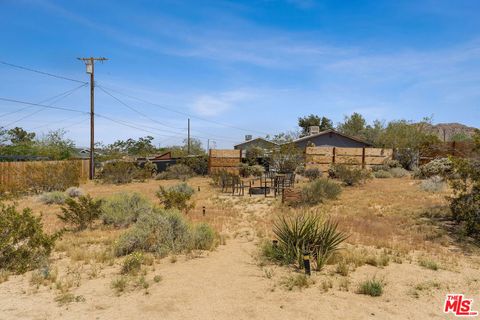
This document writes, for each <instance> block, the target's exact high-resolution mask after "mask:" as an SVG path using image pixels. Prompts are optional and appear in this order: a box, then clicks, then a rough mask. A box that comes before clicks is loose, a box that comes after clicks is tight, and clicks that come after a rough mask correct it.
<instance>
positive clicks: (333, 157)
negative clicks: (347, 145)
mask: <svg viewBox="0 0 480 320" xmlns="http://www.w3.org/2000/svg"><path fill="white" fill-rule="evenodd" d="M332 151H333V156H332V163H335V147H333V150H332Z"/></svg>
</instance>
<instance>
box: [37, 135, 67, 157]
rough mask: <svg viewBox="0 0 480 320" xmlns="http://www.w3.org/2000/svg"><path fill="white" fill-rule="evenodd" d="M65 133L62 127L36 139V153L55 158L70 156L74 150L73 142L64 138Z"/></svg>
mask: <svg viewBox="0 0 480 320" xmlns="http://www.w3.org/2000/svg"><path fill="white" fill-rule="evenodd" d="M66 133H67V132H66V131H65V130H63V129H58V130H54V131H50V132H49V133H48V134H47V135H46V136H45V137H43V138H42V139H40V140H38V141H36V146H37V148H38V155H41V156H46V157H49V158H51V159H55V160H63V159H68V158H70V157H71V156H72V155H73V154H74V152H75V143H74V142H73V141H72V140H70V139H67V138H65V135H66Z"/></svg>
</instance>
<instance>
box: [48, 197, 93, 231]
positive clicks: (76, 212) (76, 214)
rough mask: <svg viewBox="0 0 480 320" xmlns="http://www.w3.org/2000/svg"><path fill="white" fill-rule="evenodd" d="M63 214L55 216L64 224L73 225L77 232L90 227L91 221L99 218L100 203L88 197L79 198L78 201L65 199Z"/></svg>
mask: <svg viewBox="0 0 480 320" xmlns="http://www.w3.org/2000/svg"><path fill="white" fill-rule="evenodd" d="M65 204H66V206H65V207H62V212H63V214H61V215H57V216H58V218H59V219H60V220H62V221H64V222H65V223H68V224H72V225H74V226H75V227H76V228H77V230H84V229H86V228H87V227H92V224H93V221H94V220H95V219H97V218H99V217H100V214H101V206H102V202H101V201H100V200H97V201H95V200H93V199H92V197H90V196H89V195H86V196H81V197H79V198H78V200H75V199H73V198H67V199H66V200H65Z"/></svg>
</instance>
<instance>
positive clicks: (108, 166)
mask: <svg viewBox="0 0 480 320" xmlns="http://www.w3.org/2000/svg"><path fill="white" fill-rule="evenodd" d="M136 175H137V167H136V166H135V164H134V163H133V162H127V161H110V162H106V163H104V164H103V168H102V170H101V171H100V173H99V176H98V177H99V178H100V179H101V180H102V181H103V182H104V183H113V184H123V183H130V182H132V181H133V179H134V178H135V176H136Z"/></svg>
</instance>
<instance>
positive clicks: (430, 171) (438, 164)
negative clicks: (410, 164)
mask: <svg viewBox="0 0 480 320" xmlns="http://www.w3.org/2000/svg"><path fill="white" fill-rule="evenodd" d="M452 171H453V163H452V161H451V160H450V159H449V158H439V159H435V160H432V161H430V162H429V163H427V164H424V165H423V166H420V167H419V168H418V169H417V170H416V171H415V174H414V177H415V178H418V179H426V178H430V177H433V176H441V177H447V176H448V175H450V174H451V173H452Z"/></svg>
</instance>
